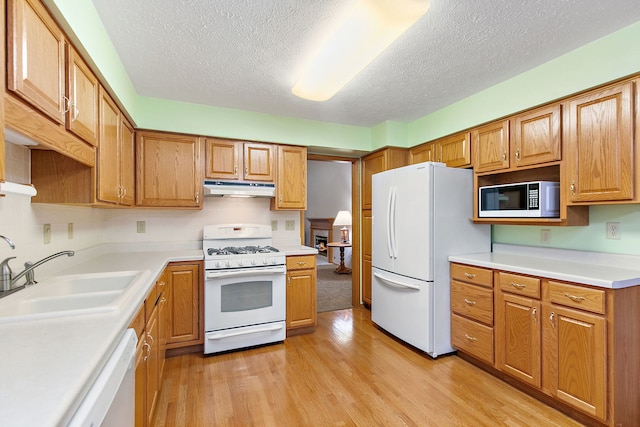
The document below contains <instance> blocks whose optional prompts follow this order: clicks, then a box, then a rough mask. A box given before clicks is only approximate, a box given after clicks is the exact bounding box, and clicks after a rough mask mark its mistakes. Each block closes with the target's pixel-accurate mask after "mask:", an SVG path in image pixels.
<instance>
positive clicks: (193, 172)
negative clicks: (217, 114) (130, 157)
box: [136, 131, 203, 208]
mask: <svg viewBox="0 0 640 427" xmlns="http://www.w3.org/2000/svg"><path fill="white" fill-rule="evenodd" d="M201 147H202V144H201V139H200V138H199V137H197V136H191V135H180V134H171V133H163V132H150V131H142V132H138V133H137V136H136V176H137V179H136V205H138V206H148V207H183V208H201V207H202V197H201V196H202V181H203V173H202V154H201V149H202V148H201Z"/></svg>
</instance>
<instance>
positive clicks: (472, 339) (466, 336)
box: [464, 334, 478, 342]
mask: <svg viewBox="0 0 640 427" xmlns="http://www.w3.org/2000/svg"><path fill="white" fill-rule="evenodd" d="M464 337H465V338H466V339H468V340H469V341H471V342H474V341H477V340H478V338H476V337H472V336H470V335H468V334H464Z"/></svg>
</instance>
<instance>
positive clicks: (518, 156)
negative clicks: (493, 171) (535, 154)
mask: <svg viewBox="0 0 640 427" xmlns="http://www.w3.org/2000/svg"><path fill="white" fill-rule="evenodd" d="M516 160H517V161H520V149H519V148H518V149H517V150H516Z"/></svg>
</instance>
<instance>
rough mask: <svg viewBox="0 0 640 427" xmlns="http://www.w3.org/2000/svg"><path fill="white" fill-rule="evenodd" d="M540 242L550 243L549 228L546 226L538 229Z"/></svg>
mask: <svg viewBox="0 0 640 427" xmlns="http://www.w3.org/2000/svg"><path fill="white" fill-rule="evenodd" d="M540 243H542V244H545V245H548V244H549V243H551V230H549V229H546V228H543V229H542V230H540Z"/></svg>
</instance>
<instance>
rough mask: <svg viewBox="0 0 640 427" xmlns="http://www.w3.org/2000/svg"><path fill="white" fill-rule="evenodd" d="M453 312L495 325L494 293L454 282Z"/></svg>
mask: <svg viewBox="0 0 640 427" xmlns="http://www.w3.org/2000/svg"><path fill="white" fill-rule="evenodd" d="M451 310H452V311H453V312H454V313H458V314H460V315H462V316H464V317H469V318H471V319H474V320H477V321H479V322H482V323H484V324H487V325H493V291H492V290H491V289H486V288H481V287H479V286H475V285H469V284H467V283H462V282H458V281H457V280H452V281H451Z"/></svg>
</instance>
